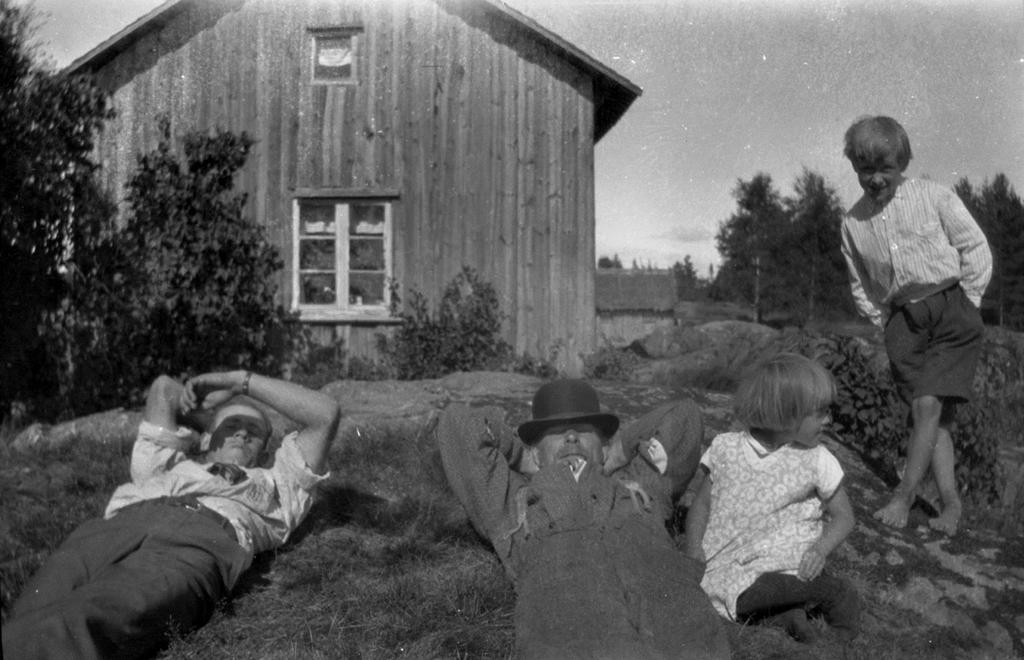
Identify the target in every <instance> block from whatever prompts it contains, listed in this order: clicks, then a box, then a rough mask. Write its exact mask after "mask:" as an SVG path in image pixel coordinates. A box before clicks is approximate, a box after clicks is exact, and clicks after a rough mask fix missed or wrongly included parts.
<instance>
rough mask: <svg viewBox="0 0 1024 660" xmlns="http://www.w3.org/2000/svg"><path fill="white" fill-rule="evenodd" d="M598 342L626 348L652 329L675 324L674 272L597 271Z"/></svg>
mask: <svg viewBox="0 0 1024 660" xmlns="http://www.w3.org/2000/svg"><path fill="white" fill-rule="evenodd" d="M595 289H596V307H597V325H598V334H599V337H600V340H601V342H603V343H607V344H611V345H612V346H626V345H628V344H630V343H631V342H633V341H634V340H636V339H643V338H644V337H646V336H647V335H649V334H651V332H653V331H654V330H655V329H656V328H660V327H671V326H673V325H675V323H676V321H675V308H676V303H677V302H678V297H677V295H676V278H675V273H673V272H672V271H671V270H622V269H620V268H612V269H598V271H597V274H596V277H595Z"/></svg>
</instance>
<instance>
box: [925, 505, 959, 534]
mask: <svg viewBox="0 0 1024 660" xmlns="http://www.w3.org/2000/svg"><path fill="white" fill-rule="evenodd" d="M962 513H963V507H962V506H961V504H960V503H959V502H956V503H955V504H951V505H949V506H946V507H944V508H943V509H942V513H940V514H939V515H938V516H936V517H934V518H932V519H931V520H929V521H928V526H929V527H931V528H932V529H934V530H936V531H939V532H942V533H943V534H946V535H948V536H953V535H954V534H956V532H957V529H959V527H960V515H961V514H962Z"/></svg>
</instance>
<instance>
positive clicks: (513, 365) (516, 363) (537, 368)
mask: <svg viewBox="0 0 1024 660" xmlns="http://www.w3.org/2000/svg"><path fill="white" fill-rule="evenodd" d="M508 370H509V371H511V372H512V373H517V374H525V375H527V376H536V377H537V378H543V379H545V380H547V379H550V378H554V377H555V376H557V375H558V369H557V368H556V367H555V365H553V364H552V363H551V361H550V360H542V359H540V358H535V357H533V356H532V355H530V354H529V353H524V354H522V355H517V356H516V357H514V358H512V359H511V361H510V362H509V364H508Z"/></svg>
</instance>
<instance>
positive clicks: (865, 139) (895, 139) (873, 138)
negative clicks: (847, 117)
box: [843, 115, 914, 172]
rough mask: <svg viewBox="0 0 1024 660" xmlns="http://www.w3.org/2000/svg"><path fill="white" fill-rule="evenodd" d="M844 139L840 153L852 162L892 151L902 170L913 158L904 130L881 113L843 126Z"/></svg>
mask: <svg viewBox="0 0 1024 660" xmlns="http://www.w3.org/2000/svg"><path fill="white" fill-rule="evenodd" d="M843 141H844V143H845V147H844V148H843V155H845V156H846V157H847V158H849V159H850V161H851V162H852V161H854V160H860V161H865V162H869V163H871V162H875V161H876V160H878V158H879V157H880V156H882V155H884V154H887V153H895V154H896V162H897V164H898V165H899V166H900V172H902V171H903V170H905V169H907V165H909V164H910V159H911V158H913V157H914V154H913V153H912V152H911V150H910V138H909V137H908V136H907V132H906V131H905V130H904V129H903V127H902V126H900V123H899V122H898V121H896V120H895V119H893V118H892V117H886V116H884V115H878V116H877V117H871V116H865V117H860V118H858V119H857V120H855V121H854V122H853V124H851V125H850V128H848V129H846V135H845V136H844V139H843Z"/></svg>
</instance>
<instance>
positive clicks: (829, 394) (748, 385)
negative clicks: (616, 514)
mask: <svg viewBox="0 0 1024 660" xmlns="http://www.w3.org/2000/svg"><path fill="white" fill-rule="evenodd" d="M835 396H836V384H835V381H834V380H832V374H830V373H829V372H828V370H826V369H825V367H823V366H821V365H820V364H818V363H817V362H815V361H814V360H811V359H810V358H806V357H804V356H803V355H799V354H797V353H779V354H777V355H774V356H772V357H770V358H768V359H766V360H764V361H762V362H759V363H758V364H757V365H755V366H754V367H753V368H752V369H750V370H749V371H748V372H747V373H746V374H745V375H744V377H743V379H742V380H741V381H740V385H739V387H738V388H737V390H736V396H735V398H734V399H733V409H734V411H735V413H736V417H737V418H738V419H739V420H740V421H741V422H743V424H745V425H746V426H747V427H748V428H751V429H764V430H766V431H789V430H792V429H794V428H796V427H798V426H799V425H800V423H801V422H802V421H803V420H804V419H806V418H807V417H810V416H811V415H813V414H816V413H818V412H819V411H820V410H821V409H822V408H825V407H827V406H828V405H829V404H831V403H832V400H833V399H834V398H835Z"/></svg>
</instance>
